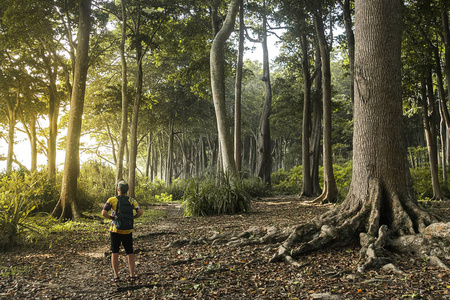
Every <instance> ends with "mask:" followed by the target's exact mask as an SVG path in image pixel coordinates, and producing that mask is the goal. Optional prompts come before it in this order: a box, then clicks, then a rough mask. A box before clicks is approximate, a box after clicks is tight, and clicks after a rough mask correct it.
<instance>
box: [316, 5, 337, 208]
mask: <svg viewBox="0 0 450 300" xmlns="http://www.w3.org/2000/svg"><path fill="white" fill-rule="evenodd" d="M314 24H315V28H316V32H317V37H318V41H319V49H320V58H321V62H322V100H323V173H324V174H323V175H324V188H323V191H322V194H321V195H320V196H319V197H318V198H316V199H315V200H314V202H322V203H324V202H336V200H337V194H338V190H337V186H336V181H335V179H334V174H333V151H332V142H331V131H332V128H331V64H330V49H329V48H330V47H329V45H328V42H327V39H326V37H325V28H324V24H323V20H322V13H321V12H320V11H319V12H316V13H315V14H314Z"/></svg>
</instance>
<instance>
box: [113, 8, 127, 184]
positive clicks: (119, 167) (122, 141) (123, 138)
mask: <svg viewBox="0 0 450 300" xmlns="http://www.w3.org/2000/svg"><path fill="white" fill-rule="evenodd" d="M121 4H122V37H121V41H120V46H119V51H120V62H121V64H122V88H121V93H122V120H121V123H120V137H119V148H118V149H117V150H118V153H117V162H116V181H118V180H119V179H122V178H123V173H124V172H123V156H124V152H125V145H126V144H127V133H128V95H127V85H128V79H127V61H126V59H125V41H126V36H127V12H126V0H122V1H121Z"/></svg>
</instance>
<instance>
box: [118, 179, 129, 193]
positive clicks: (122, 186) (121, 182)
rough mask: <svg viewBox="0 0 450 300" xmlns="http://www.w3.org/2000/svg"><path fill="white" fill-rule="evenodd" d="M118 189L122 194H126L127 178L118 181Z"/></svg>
mask: <svg viewBox="0 0 450 300" xmlns="http://www.w3.org/2000/svg"><path fill="white" fill-rule="evenodd" d="M117 190H118V191H119V193H120V194H122V195H124V194H126V193H127V192H128V183H127V182H126V181H125V180H123V179H120V180H119V182H118V183H117Z"/></svg>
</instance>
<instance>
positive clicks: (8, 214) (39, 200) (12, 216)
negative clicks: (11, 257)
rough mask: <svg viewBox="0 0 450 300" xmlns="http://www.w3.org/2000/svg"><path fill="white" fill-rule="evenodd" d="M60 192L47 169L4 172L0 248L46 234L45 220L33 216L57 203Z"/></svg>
mask: <svg viewBox="0 0 450 300" xmlns="http://www.w3.org/2000/svg"><path fill="white" fill-rule="evenodd" d="M57 194H58V193H57V191H56V188H55V186H54V185H53V184H51V183H50V182H49V181H48V179H47V176H46V174H45V173H39V172H33V173H19V172H13V173H11V174H10V175H8V176H3V177H2V178H1V179H0V228H2V230H1V231H0V251H5V250H10V249H11V248H12V247H14V246H15V245H16V244H18V243H20V242H27V241H30V240H34V239H35V238H36V237H39V236H42V234H43V233H42V224H40V222H35V221H34V219H33V218H31V217H30V216H31V214H32V213H36V212H38V210H43V209H45V208H46V207H47V206H49V204H52V203H55V202H56V195H57ZM46 219H48V218H46ZM41 223H42V222H41Z"/></svg>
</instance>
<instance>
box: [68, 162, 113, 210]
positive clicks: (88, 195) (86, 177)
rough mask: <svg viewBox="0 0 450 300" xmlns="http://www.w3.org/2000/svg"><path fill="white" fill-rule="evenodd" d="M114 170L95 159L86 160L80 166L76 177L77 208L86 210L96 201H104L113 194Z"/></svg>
mask: <svg viewBox="0 0 450 300" xmlns="http://www.w3.org/2000/svg"><path fill="white" fill-rule="evenodd" d="M115 184H116V179H115V171H114V169H113V168H112V167H110V166H108V165H104V164H102V163H99V162H97V161H93V160H91V161H88V162H86V163H84V164H83V165H82V166H81V169H80V177H79V178H78V188H77V197H78V208H79V209H80V211H87V210H91V209H93V208H95V204H96V203H100V202H101V203H104V202H106V200H107V199H108V198H109V197H111V196H113V195H115V192H116V191H115Z"/></svg>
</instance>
